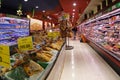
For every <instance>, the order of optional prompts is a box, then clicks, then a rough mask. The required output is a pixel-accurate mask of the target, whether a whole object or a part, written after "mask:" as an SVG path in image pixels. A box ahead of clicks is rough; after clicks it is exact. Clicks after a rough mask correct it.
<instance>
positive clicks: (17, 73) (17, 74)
mask: <svg viewBox="0 0 120 80" xmlns="http://www.w3.org/2000/svg"><path fill="white" fill-rule="evenodd" d="M8 77H10V78H12V79H14V80H25V78H27V77H28V76H27V74H26V73H25V71H24V69H23V68H22V67H21V66H18V67H17V68H15V69H13V70H11V72H10V73H9V74H8Z"/></svg>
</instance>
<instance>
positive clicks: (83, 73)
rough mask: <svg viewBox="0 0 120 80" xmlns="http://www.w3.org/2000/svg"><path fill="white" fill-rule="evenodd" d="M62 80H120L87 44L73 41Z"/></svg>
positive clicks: (67, 53) (67, 55)
mask: <svg viewBox="0 0 120 80" xmlns="http://www.w3.org/2000/svg"><path fill="white" fill-rule="evenodd" d="M70 44H71V45H72V46H74V49H73V50H68V51H66V57H65V63H64V68H63V71H62V74H61V78H60V80H120V77H119V76H118V75H117V74H116V73H115V72H114V71H113V70H112V68H111V67H110V66H109V65H108V64H107V63H106V62H105V61H104V60H103V59H102V58H101V57H100V56H99V55H98V54H97V53H96V52H95V51H94V50H93V49H92V48H91V47H90V46H88V45H87V44H85V43H80V42H79V41H71V42H70Z"/></svg>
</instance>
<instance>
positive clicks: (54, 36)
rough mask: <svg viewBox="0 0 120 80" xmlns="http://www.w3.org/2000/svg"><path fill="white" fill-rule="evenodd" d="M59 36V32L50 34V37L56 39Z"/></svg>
mask: <svg viewBox="0 0 120 80" xmlns="http://www.w3.org/2000/svg"><path fill="white" fill-rule="evenodd" d="M57 36H60V33H59V32H48V37H51V38H56V37H57Z"/></svg>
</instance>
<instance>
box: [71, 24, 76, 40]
mask: <svg viewBox="0 0 120 80" xmlns="http://www.w3.org/2000/svg"><path fill="white" fill-rule="evenodd" d="M72 31H73V34H74V40H75V39H76V34H77V26H75V27H74V28H73V29H72Z"/></svg>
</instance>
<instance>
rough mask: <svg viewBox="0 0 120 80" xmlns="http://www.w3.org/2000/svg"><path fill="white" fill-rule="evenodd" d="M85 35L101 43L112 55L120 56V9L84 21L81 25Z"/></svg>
mask: <svg viewBox="0 0 120 80" xmlns="http://www.w3.org/2000/svg"><path fill="white" fill-rule="evenodd" d="M80 27H81V29H82V32H83V33H84V34H85V36H86V37H87V38H88V39H90V40H91V41H93V42H96V44H99V45H101V46H102V47H104V48H105V49H106V50H108V51H110V52H111V53H112V55H115V56H117V57H118V59H119V58H120V12H119V9H118V10H115V11H114V12H110V13H108V14H105V15H103V16H101V17H98V18H96V19H94V20H89V21H88V22H84V23H83V24H82V25H81V26H80Z"/></svg>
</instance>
